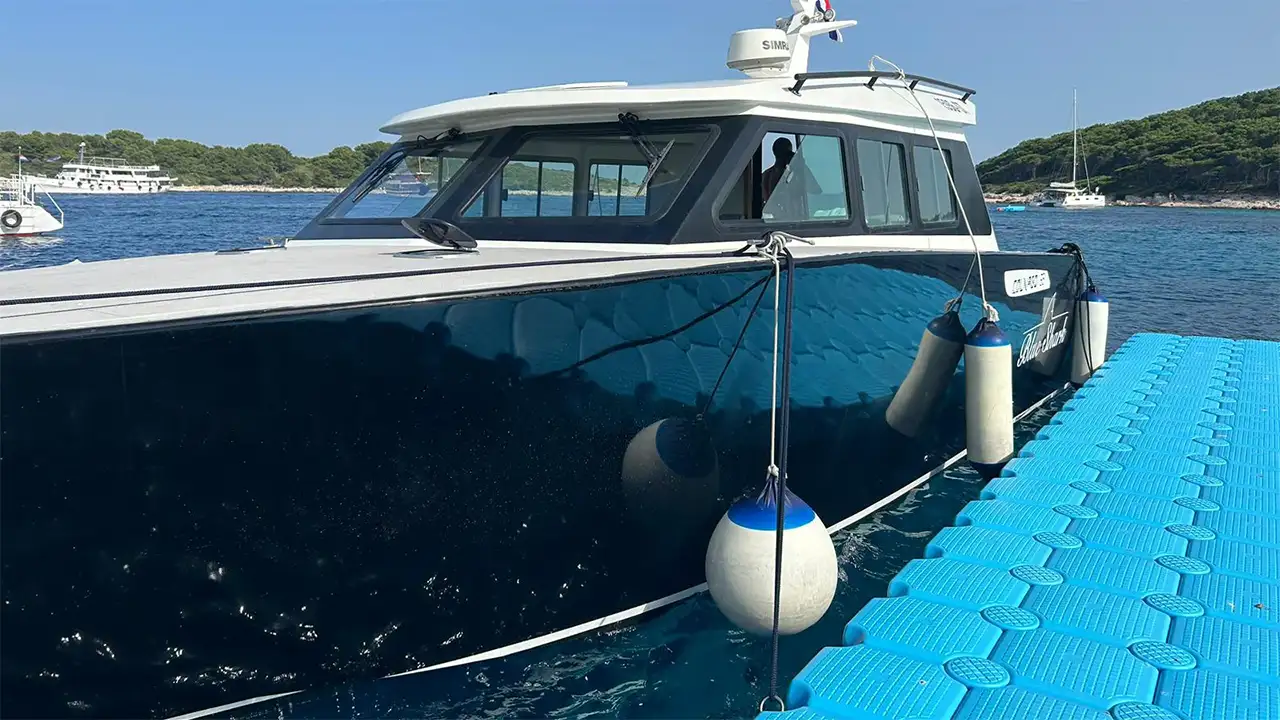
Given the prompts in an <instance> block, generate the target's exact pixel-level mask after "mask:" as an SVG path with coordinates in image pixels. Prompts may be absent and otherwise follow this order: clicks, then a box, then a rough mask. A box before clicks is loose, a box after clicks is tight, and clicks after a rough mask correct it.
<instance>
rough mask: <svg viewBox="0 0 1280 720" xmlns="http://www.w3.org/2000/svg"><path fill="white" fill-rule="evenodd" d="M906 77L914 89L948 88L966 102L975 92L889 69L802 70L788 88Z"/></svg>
mask: <svg viewBox="0 0 1280 720" xmlns="http://www.w3.org/2000/svg"><path fill="white" fill-rule="evenodd" d="M903 78H906V83H907V87H908V88H910V89H912V90H915V89H916V86H917V85H929V86H932V87H935V88H940V89H942V90H950V91H951V92H957V93H960V101H961V102H968V101H969V98H971V97H973V96H974V95H976V94H977V92H978V91H977V90H974V89H972V88H967V87H965V86H963V85H956V84H955V83H949V82H945V81H942V80H934V79H933V78H927V77H925V76H923V75H902V74H899V73H897V72H894V71H891V70H833V71H830V72H804V73H797V74H796V84H795V85H793V86H791V87H790V88H789V89H790V90H791V92H793V93H795V94H796V95H799V94H800V90H801V89H802V88H804V85H805V83H807V82H809V81H810V80H865V81H866V82H865V83H863V84H864V85H866V86H867V87H868V88H873V89H874V88H875V86H876V82H877V81H879V80H902V79H903Z"/></svg>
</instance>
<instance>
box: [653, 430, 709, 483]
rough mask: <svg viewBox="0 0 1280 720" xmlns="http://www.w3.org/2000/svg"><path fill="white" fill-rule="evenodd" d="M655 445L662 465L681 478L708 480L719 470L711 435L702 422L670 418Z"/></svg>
mask: <svg viewBox="0 0 1280 720" xmlns="http://www.w3.org/2000/svg"><path fill="white" fill-rule="evenodd" d="M653 443H654V445H657V446H658V457H659V458H662V462H663V463H665V464H666V466H667V467H669V468H671V470H672V471H673V472H675V473H676V474H677V475H679V476H681V477H686V478H700V477H706V476H707V475H709V474H710V473H711V471H712V470H714V469H715V467H716V455H715V448H714V447H712V445H711V433H710V432H709V431H708V430H707V428H706V427H705V426H704V425H703V424H702V423H700V422H696V421H693V420H686V419H684V418H668V419H667V420H664V421H662V424H661V425H659V426H658V432H657V434H656V435H655V436H654V438H653Z"/></svg>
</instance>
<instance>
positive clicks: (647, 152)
mask: <svg viewBox="0 0 1280 720" xmlns="http://www.w3.org/2000/svg"><path fill="white" fill-rule="evenodd" d="M618 122H619V123H621V124H622V127H623V129H625V130H626V131H627V134H628V135H630V136H631V142H633V143H635V146H636V149H637V150H639V151H640V154H641V155H643V156H644V159H645V162H646V163H647V164H648V166H649V172H647V173H645V176H644V180H643V181H641V183H640V187H638V188H636V194H635V196H636V197H640V193H642V192H644V191H645V190H647V189H648V188H649V183H651V182H653V177H654V175H656V174H657V173H658V168H659V167H661V165H662V161H663V160H666V159H667V153H669V152H671V146H672V145H674V144H675V142H676V141H675V140H668V141H667V145H666V147H664V148H662V149H661V150H658V148H657V147H656V146H654V144H653V143H651V142H649V138H647V137H645V135H644V131H643V130H641V129H640V118H638V117H636V114H635V113H630V112H628V113H619V114H618Z"/></svg>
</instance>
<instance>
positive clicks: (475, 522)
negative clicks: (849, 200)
mask: <svg viewBox="0 0 1280 720" xmlns="http://www.w3.org/2000/svg"><path fill="white" fill-rule="evenodd" d="M971 259H972V256H971V255H967V254H962V253H957V254H938V253H894V254H885V255H880V256H868V255H858V256H848V257H844V258H840V259H837V260H832V259H825V260H823V261H820V262H814V261H810V262H808V263H805V264H802V265H801V266H800V268H799V270H798V272H797V280H796V303H797V308H796V313H795V326H794V327H795V354H794V358H793V368H794V370H793V372H794V374H793V380H792V391H793V392H792V408H793V424H792V431H791V433H792V448H791V455H790V457H791V472H790V475H791V486H792V488H793V489H794V490H795V491H796V492H797V493H798V494H800V495H801V496H802V497H803V498H804V499H805V500H806V501H807V502H808V503H809V504H810V505H811V506H812V507H813V508H814V509H815V510H816V511H817V512H818V514H819V516H820V517H821V518H822V519H823V520H824V521H825V522H826V523H827V524H828V525H831V524H834V523H836V522H838V521H840V520H841V519H843V518H847V517H849V516H852V515H854V514H856V513H858V512H859V511H860V510H862V509H864V508H866V507H867V506H868V505H870V504H872V503H874V502H876V501H877V500H880V499H881V498H884V497H885V496H887V495H889V494H891V493H892V492H894V491H895V490H897V489H899V488H901V487H903V486H904V485H905V484H907V483H909V482H910V481H912V480H913V479H915V478H917V477H918V476H920V475H922V474H924V473H926V472H927V471H929V470H930V469H932V468H934V467H936V466H937V465H938V464H939V463H941V462H942V461H943V460H945V459H946V458H947V457H949V456H950V455H951V454H953V453H954V452H956V451H958V450H960V449H961V448H962V446H963V437H964V422H963V388H964V383H963V368H961V370H960V371H958V372H957V373H956V374H955V376H954V378H953V380H952V383H951V387H950V390H949V392H948V394H947V396H946V398H945V400H944V402H943V403H942V406H941V408H940V410H939V412H938V413H937V415H936V417H935V418H934V421H933V422H932V423H931V424H930V425H929V426H928V427H927V429H926V432H924V433H922V434H920V435H919V436H918V437H917V438H915V439H908V438H905V437H903V436H900V435H898V434H897V433H895V432H894V431H893V430H891V429H890V428H889V427H888V426H887V424H886V423H885V420H884V412H885V407H886V405H887V404H888V402H889V400H890V399H891V397H892V395H893V393H894V391H895V389H896V388H897V386H898V385H899V384H900V383H901V381H902V379H903V378H904V377H905V376H906V374H907V371H908V369H909V368H910V366H911V363H912V360H913V357H914V355H915V351H916V347H917V345H918V343H919V342H920V335H921V332H922V331H923V330H924V327H925V325H926V324H927V323H928V322H929V321H930V320H931V319H932V318H934V317H935V316H937V315H938V314H939V313H941V311H942V307H943V304H944V303H945V302H946V301H947V300H949V299H951V298H952V297H954V296H955V294H956V292H957V288H958V287H959V286H961V285H962V284H963V283H964V280H965V277H966V273H967V271H968V269H969V267H970V262H971ZM984 259H985V263H986V265H987V272H986V274H985V277H986V279H987V290H988V293H989V294H990V297H991V299H992V300H993V302H994V304H995V305H996V306H997V308H998V309H999V310H1000V313H1001V326H1002V327H1003V328H1004V329H1005V331H1006V333H1008V334H1009V335H1010V336H1011V337H1012V338H1014V347H1013V352H1014V356H1015V365H1016V366H1017V367H1016V368H1015V412H1017V411H1021V410H1022V409H1024V408H1026V407H1028V406H1029V405H1031V404H1032V403H1034V402H1036V401H1037V400H1039V399H1041V398H1042V397H1044V396H1045V395H1046V394H1048V393H1049V392H1051V391H1052V390H1053V389H1054V388H1056V387H1058V386H1060V385H1061V380H1059V379H1055V375H1056V374H1057V371H1058V366H1059V365H1062V364H1064V363H1062V362H1061V360H1062V358H1063V356H1064V351H1065V350H1067V347H1066V345H1067V344H1069V336H1067V339H1068V342H1064V343H1063V344H1061V345H1055V343H1054V341H1049V342H1046V341H1044V339H1043V338H1044V337H1045V336H1044V335H1041V336H1040V337H1039V338H1037V334H1036V332H1035V331H1033V328H1035V327H1036V326H1037V324H1038V323H1041V321H1042V320H1043V319H1045V317H1048V318H1049V321H1050V324H1051V325H1052V324H1053V323H1054V322H1059V323H1063V324H1065V323H1066V322H1068V320H1069V316H1063V315H1062V313H1067V312H1068V311H1069V309H1070V307H1071V303H1070V301H1071V299H1072V298H1073V297H1074V296H1075V294H1076V292H1078V290H1077V288H1076V287H1075V283H1076V278H1075V273H1074V271H1073V267H1072V261H1071V259H1070V258H1068V257H1066V256H1062V255H1008V254H1006V255H991V256H987V257H985V258H984ZM1024 268H1039V269H1044V270H1047V271H1049V273H1050V276H1051V278H1052V288H1051V289H1050V290H1048V291H1044V292H1039V293H1037V294H1033V295H1028V296H1025V297H1018V298H1008V297H1006V296H1004V294H1003V292H1004V286H1003V283H1002V279H1003V272H1004V271H1005V270H1009V269H1024ZM767 274H768V272H767V271H766V270H765V269H763V268H753V269H750V270H738V271H735V272H731V273H722V274H703V275H685V276H678V277H664V278H655V279H650V280H643V281H638V282H629V283H625V284H615V285H607V286H598V287H593V288H585V289H574V290H562V291H555V292H546V293H541V294H532V295H518V296H506V297H491V298H478V299H470V300H462V301H456V302H450V303H436V304H418V305H410V306H397V307H380V308H368V309H359V310H343V311H332V312H324V313H315V314H311V315H295V316H290V317H281V318H268V319H262V320H256V321H251V322H250V321H242V322H236V323H228V324H222V325H203V326H197V327H191V328H179V329H165V330H152V331H148V332H140V333H132V334H123V335H113V336H81V337H76V338H65V339H56V340H46V341H40V342H28V343H7V344H5V345H3V346H2V347H0V386H2V387H3V388H4V397H3V403H2V404H0V443H2V445H0V449H2V450H3V459H2V461H0V475H2V476H3V486H2V491H3V498H2V502H0V533H2V536H0V539H2V542H0V559H2V561H3V579H4V587H3V598H4V603H3V608H2V609H0V621H2V622H0V634H2V635H3V638H4V641H3V651H2V652H3V663H2V664H3V684H4V689H5V692H4V694H3V701H2V702H3V707H0V714H3V715H6V716H17V715H21V716H46V717H48V716H59V717H65V716H68V715H77V714H83V715H94V716H144V715H157V714H173V713H177V712H185V711H191V710H196V709H199V708H202V707H209V706H213V705H218V704H221V703H226V702H231V701H235V700H240V699H244V698H247V697H252V696H256V695H263V694H268V693H274V692H283V691H287V690H294V689H301V688H304V687H312V686H317V685H325V684H332V683H336V682H340V681H344V680H351V679H359V678H372V677H377V676H381V675H385V674H388V673H393V672H400V671H405V670H411V669H415V668H420V667H424V666H428V665H432V664H435V663H440V662H445V661H449V660H452V659H457V658H460V657H465V656H468V655H471V654H474V653H477V652H481V651H484V650H489V649H493V648H497V647H501V646H505V645H509V644H511V643H515V642H519V641H522V640H526V639H529V638H533V637H537V636H539V635H543V634H546V633H549V632H552V631H555V630H558V629H561V628H566V627H569V626H572V625H575V624H578V623H582V622H585V621H588V620H591V619H593V618H598V617H601V616H604V615H607V614H610V613H613V612H618V611H621V610H625V609H628V608H632V607H635V606H638V605H641V604H643V603H646V602H650V601H653V600H657V599H659V598H663V597H665V596H668V595H670V594H672V593H676V592H678V591H680V590H683V589H685V588H688V587H691V586H694V585H697V584H698V583H700V582H702V579H703V577H702V564H703V555H704V551H705V548H706V543H707V540H708V538H709V537H710V533H711V530H712V528H713V527H714V525H715V523H716V521H717V520H718V519H719V516H720V514H721V513H723V511H724V509H725V508H726V507H727V506H728V504H729V503H730V502H731V501H732V500H734V499H736V498H738V497H740V496H742V495H743V494H744V493H747V492H754V491H756V490H757V489H758V487H759V484H760V482H761V480H762V479H763V477H764V469H765V466H766V464H767V461H768V448H769V443H768V440H769V412H768V407H769V401H770V397H769V378H770V375H769V373H770V369H769V358H770V352H771V349H772V329H773V312H772V292H769V294H768V296H767V297H766V299H765V301H764V302H763V303H762V304H761V307H760V309H759V311H758V312H757V313H756V316H755V318H754V320H753V321H752V323H751V324H750V327H749V329H748V331H747V333H746V335H745V339H744V342H743V346H742V348H741V349H740V350H739V351H738V352H737V353H736V354H734V356H733V361H732V362H731V363H729V364H728V369H727V370H726V369H725V367H726V362H727V359H728V357H729V355H730V354H731V351H732V350H733V347H734V343H735V340H736V339H737V338H738V335H739V333H740V331H741V329H742V327H743V322H744V320H745V319H746V318H747V316H748V314H749V313H750V310H751V307H752V306H753V304H754V303H755V300H756V295H757V291H756V290H754V289H752V284H753V283H755V282H757V281H758V280H760V279H761V278H763V277H765V276H766V275H767ZM975 284H976V280H975ZM1051 297H1054V298H1056V300H1054V301H1053V302H1045V301H1046V299H1049V298H1051ZM977 306H978V303H977V301H976V299H975V298H973V297H969V298H968V301H967V302H966V303H965V306H964V312H963V313H962V317H963V319H964V321H965V325H966V326H967V327H972V325H973V324H974V322H975V321H976V320H977V317H978V307H977ZM1046 308H1047V309H1048V312H1046ZM1055 316H1056V318H1057V319H1056V320H1055ZM699 318H701V319H699ZM685 326H687V327H685ZM680 328H684V329H681V330H679V331H678V332H675V331H676V330H677V329H680ZM1024 334H1027V337H1026V338H1024ZM1064 335H1065V333H1064ZM655 338H657V339H655ZM1025 342H1039V345H1038V346H1037V349H1043V352H1041V353H1040V354H1039V355H1034V354H1032V355H1028V356H1027V357H1026V358H1025V360H1026V361H1025V362H1022V363H1021V364H1019V362H1018V360H1017V358H1018V355H1019V352H1020V350H1021V349H1022V346H1023V345H1024V343H1025ZM611 348H612V350H611V351H610V349H611ZM602 353H603V354H602ZM597 355H600V356H599V357H597V358H596V359H593V360H590V361H588V362H585V363H584V362H582V361H583V360H584V359H588V358H592V357H595V356H597ZM722 371H723V375H724V377H723V381H722V382H721V383H720V387H719V389H718V391H717V392H716V394H715V398H714V402H713V403H712V404H711V406H710V409H709V411H708V412H707V413H706V418H705V420H706V426H707V427H708V428H709V430H710V433H711V438H712V441H713V445H714V448H715V456H714V459H713V462H714V463H715V467H716V468H718V471H717V472H716V473H715V476H716V477H715V479H714V480H713V481H710V483H708V482H700V483H691V484H690V485H689V486H688V487H683V488H675V490H674V492H671V493H669V494H667V495H662V496H658V497H653V498H641V499H640V502H639V503H638V504H637V502H636V498H634V497H628V496H627V495H626V493H624V491H623V483H622V481H621V475H622V464H623V456H624V453H625V452H626V449H627V446H628V443H629V442H630V441H631V440H632V438H633V437H635V436H636V434H637V433H638V432H639V431H641V429H643V428H645V427H646V426H648V425H649V424H651V423H653V422H655V421H657V420H660V419H662V418H681V419H685V420H692V419H693V418H694V417H695V415H697V414H698V412H699V409H700V408H701V407H702V406H704V405H705V404H706V400H707V396H708V394H709V393H710V392H711V389H712V387H713V386H714V385H715V384H716V381H717V378H718V377H720V375H721V373H722ZM706 460H707V459H706V458H705V457H701V458H691V459H690V463H692V464H691V465H689V467H690V469H689V470H688V472H687V474H689V475H690V476H698V477H702V478H705V477H706V476H707V473H706V472H703V470H705V468H706V465H705V462H706Z"/></svg>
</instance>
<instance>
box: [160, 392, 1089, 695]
mask: <svg viewBox="0 0 1280 720" xmlns="http://www.w3.org/2000/svg"><path fill="white" fill-rule="evenodd" d="M1068 387H1070V384H1069V383H1068V384H1066V385H1063V386H1062V387H1060V388H1058V389H1057V390H1054V391H1053V392H1051V393H1049V394H1048V395H1045V396H1044V397H1042V398H1040V399H1039V400H1038V401H1036V402H1035V403H1033V404H1032V405H1031V406H1030V407H1028V408H1027V409H1026V410H1023V411H1022V412H1021V413H1019V414H1018V416H1017V417H1015V418H1014V419H1013V421H1014V422H1018V421H1020V420H1022V419H1023V418H1025V417H1027V416H1028V415H1030V414H1031V413H1033V412H1035V411H1036V410H1039V409H1040V408H1042V407H1044V405H1045V404H1046V403H1048V402H1050V401H1052V400H1053V399H1054V398H1056V397H1058V395H1060V394H1062V392H1063V391H1064V390H1066V389H1067V388H1068ZM968 454H969V451H968V450H961V451H960V452H958V453H956V454H955V455H952V456H951V457H949V458H947V460H946V461H945V462H943V463H942V464H941V465H939V466H937V467H936V468H934V469H932V470H930V471H929V472H927V473H925V474H924V475H921V476H920V477H918V478H916V479H915V480H912V481H911V482H909V483H907V484H906V485H903V486H902V487H900V488H898V489H897V490H895V491H894V492H893V493H891V494H889V495H887V496H885V497H883V498H881V499H880V500H877V501H876V502H874V503H872V504H871V505H868V506H867V507H865V508H863V509H862V510H859V511H858V512H857V513H855V514H853V515H850V516H849V517H847V518H845V519H843V520H841V521H839V522H837V523H835V524H834V525H831V526H829V527H828V528H827V531H828V532H830V533H831V534H832V535H834V534H836V533H838V532H840V531H841V530H843V529H845V528H847V527H849V526H850V525H852V524H854V523H856V522H858V521H859V520H862V519H863V518H865V517H867V516H868V515H870V514H872V513H874V512H876V511H878V510H880V509H882V508H883V507H884V506H886V505H888V504H889V503H892V502H894V501H895V500H897V499H899V498H901V497H902V496H903V495H906V494H907V493H909V492H911V491H912V490H914V489H916V488H918V487H920V486H921V485H923V484H925V483H926V482H928V481H929V480H931V479H933V478H935V477H937V476H938V475H940V474H942V473H944V472H946V471H947V470H948V469H949V468H950V467H951V466H953V465H955V464H956V463H957V462H959V461H961V460H963V459H964V458H965V457H966V456H967V455H968ZM706 589H707V584H706V583H702V584H700V585H695V586H694V587H691V588H686V589H684V590H681V591H680V592H676V593H672V594H670V595H668V596H666V597H664V598H659V599H658V600H653V601H651V602H647V603H645V604H643V605H637V606H636V607H633V608H629V609H627V610H621V611H619V612H616V613H613V614H611V615H605V616H604V617H599V618H596V619H594V620H588V621H587V622H584V623H581V624H578V625H574V626H573V627H568V628H564V629H563V630H557V631H555V632H552V633H548V634H546V635H542V636H539V637H536V638H530V639H528V640H522V641H521V642H518V643H513V644H511V645H505V646H503V647H500V648H495V649H493V650H486V651H484V652H481V653H477V654H475V655H468V656H467V657H464V658H458V659H457V660H449V661H448V662H442V663H438V664H436V665H430V666H428V667H424V668H418V669H417V670H406V671H404V672H400V673H395V674H392V675H387V676H386V677H384V678H383V679H384V680H385V679H387V678H397V677H404V676H405V675H417V674H418V673H424V672H430V671H432V670H443V669H445V668H451V667H457V666H459V665H467V664H469V663H473V662H483V661H486V660H496V659H498V658H504V657H507V656H508V655H515V654H516V653H521V652H524V651H526V650H533V649H534V648H538V647H542V646H543V645H549V644H551V643H554V642H559V641H561V640H567V639H569V638H571V637H573V636H575V635H581V634H583V633H586V632H590V631H592V630H599V629H601V628H604V627H608V626H610V625H614V624H617V623H620V622H622V621H624V620H630V619H631V618H634V617H639V616H640V615H643V614H645V613H648V612H652V611H654V610H658V609H660V608H664V607H666V606H668V605H671V604H672V603H677V602H680V601H681V600H686V599H688V598H691V597H693V596H694V595H697V594H698V593H700V592H702V591H704V590H706ZM302 692H307V691H306V690H294V691H292V692H286V693H279V694H276V695H264V696H262V697H257V698H251V699H249V700H241V701H240V702H235V703H231V704H229V705H220V706H218V707H216V708H210V709H208V710H198V711H196V712H193V713H188V714H186V715H178V716H176V717H173V718H170V720H195V718H200V717H204V716H206V715H212V714H214V713H218V712H223V711H225V710H234V709H236V708H241V707H245V706H246V705H253V704H255V703H260V702H267V701H268V700H275V699H277V698H282V697H287V696H289V695H296V694H298V693H302Z"/></svg>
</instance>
